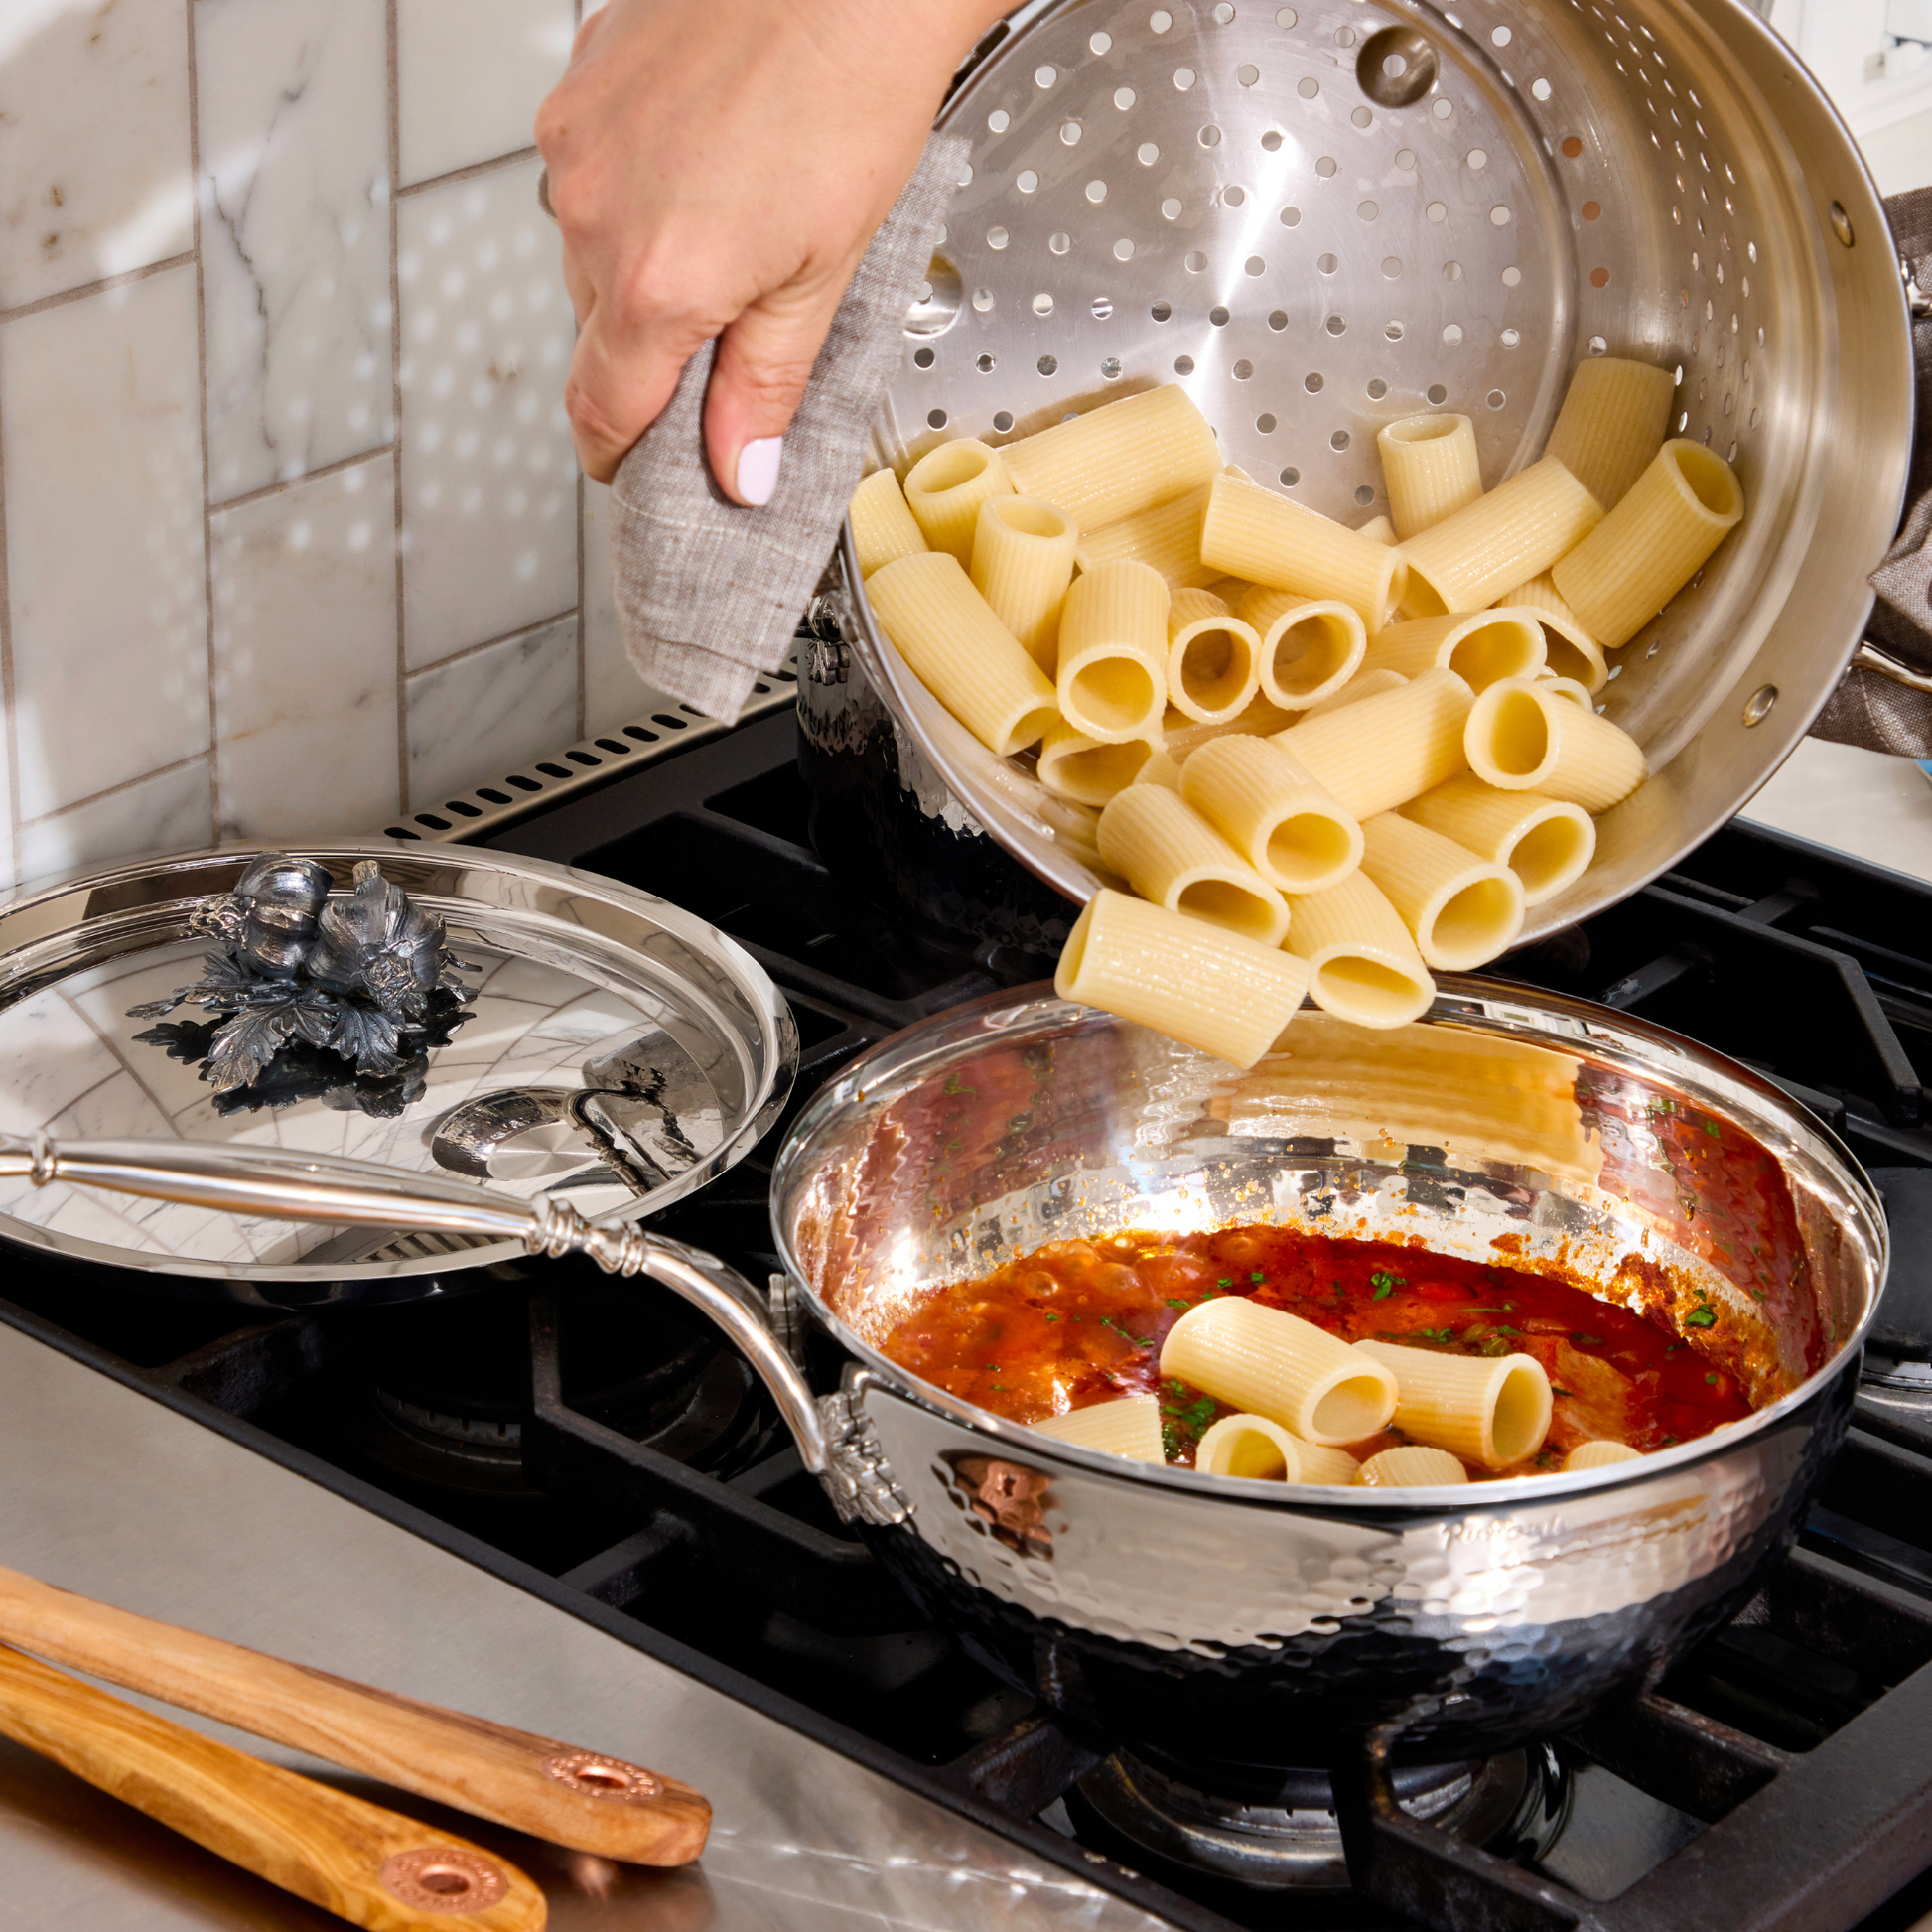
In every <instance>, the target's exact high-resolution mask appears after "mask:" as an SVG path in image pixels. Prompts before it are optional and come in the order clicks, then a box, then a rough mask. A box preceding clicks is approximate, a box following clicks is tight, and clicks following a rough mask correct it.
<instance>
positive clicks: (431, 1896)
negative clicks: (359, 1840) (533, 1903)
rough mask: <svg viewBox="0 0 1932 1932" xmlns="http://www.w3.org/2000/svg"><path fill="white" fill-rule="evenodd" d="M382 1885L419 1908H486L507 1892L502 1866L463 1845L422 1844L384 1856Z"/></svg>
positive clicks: (441, 1910)
mask: <svg viewBox="0 0 1932 1932" xmlns="http://www.w3.org/2000/svg"><path fill="white" fill-rule="evenodd" d="M378 1875H379V1876H380V1878H381V1880H382V1885H383V1889H384V1890H386V1891H387V1892H388V1893H389V1894H390V1895H391V1896H392V1897H395V1898H398V1899H400V1900H401V1901H402V1903H403V1904H405V1905H413V1906H414V1907H415V1908H416V1910H417V1911H419V1912H483V1911H487V1910H488V1909H489V1907H490V1906H492V1905H494V1904H496V1903H497V1901H498V1900H500V1899H502V1898H503V1897H505V1896H506V1895H507V1894H508V1891H509V1888H510V1884H509V1880H508V1879H507V1878H506V1877H504V1876H503V1868H502V1866H501V1865H499V1864H497V1863H495V1862H494V1861H493V1860H491V1859H486V1858H484V1857H483V1854H482V1853H481V1852H473V1851H471V1850H470V1849H469V1848H468V1847H467V1846H463V1845H423V1846H418V1847H417V1848H416V1849H415V1850H414V1851H412V1852H398V1853H397V1854H396V1855H395V1856H394V1857H393V1858H390V1859H384V1860H383V1862H382V1870H381V1872H380V1873H379V1874H378Z"/></svg>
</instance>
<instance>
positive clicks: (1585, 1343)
mask: <svg viewBox="0 0 1932 1932" xmlns="http://www.w3.org/2000/svg"><path fill="white" fill-rule="evenodd" d="M1570 1339H1571V1340H1572V1341H1574V1342H1575V1343H1576V1344H1577V1346H1578V1347H1579V1348H1601V1347H1602V1345H1603V1337H1602V1336H1601V1335H1587V1334H1585V1333H1584V1332H1583V1331H1582V1329H1573V1330H1572V1331H1571V1336H1570Z"/></svg>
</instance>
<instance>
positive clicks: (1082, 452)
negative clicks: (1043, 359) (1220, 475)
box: [1003, 383, 1221, 530]
mask: <svg viewBox="0 0 1932 1932" xmlns="http://www.w3.org/2000/svg"><path fill="white" fill-rule="evenodd" d="M1003 454H1004V456H1005V458H1006V466H1007V474H1008V475H1009V476H1010V477H1011V478H1012V479H1013V483H1014V487H1015V488H1017V489H1018V490H1019V491H1020V493H1021V494H1022V495H1023V496H1038V497H1041V498H1042V499H1043V500H1045V501H1046V502H1049V503H1057V504H1058V505H1059V507H1060V508H1061V509H1063V510H1064V511H1065V512H1066V513H1067V515H1068V516H1070V517H1072V519H1073V520H1074V522H1076V523H1077V524H1079V525H1080V527H1081V528H1082V529H1083V530H1100V529H1105V528H1106V526H1107V525H1108V524H1110V523H1118V522H1120V521H1121V519H1122V518H1124V517H1129V516H1138V515H1140V513H1141V512H1142V511H1143V510H1150V509H1153V508H1154V507H1155V505H1156V504H1158V503H1170V502H1172V501H1173V499H1174V498H1175V497H1176V496H1184V495H1185V494H1186V493H1187V492H1188V491H1189V490H1190V489H1198V488H1199V487H1200V485H1201V484H1202V483H1206V482H1207V480H1208V479H1209V478H1210V477H1212V476H1213V475H1214V474H1215V473H1216V472H1217V471H1218V470H1219V469H1220V467H1221V450H1220V445H1219V444H1217V443H1216V442H1215V441H1214V432H1213V430H1211V429H1210V428H1209V427H1208V424H1207V419H1206V417H1204V416H1203V415H1202V414H1201V413H1200V411H1199V410H1198V409H1196V408H1195V407H1194V402H1193V398H1192V397H1191V396H1189V395H1188V393H1187V392H1186V390H1185V389H1182V388H1180V387H1179V386H1178V385H1176V384H1174V383H1169V384H1167V385H1165V386H1164V387H1162V388H1159V389H1148V390H1146V391H1144V392H1143V393H1142V394H1140V395H1138V396H1123V397H1122V398H1121V400H1120V401H1119V402H1110V403H1105V404H1103V405H1102V406H1101V407H1100V408H1098V409H1090V410H1088V411H1087V412H1086V414H1085V415H1083V416H1076V417H1075V418H1074V419H1073V421H1072V422H1070V423H1056V424H1055V425H1054V426H1053V427H1052V428H1051V429H1043V430H1041V431H1040V432H1039V434H1038V435H1037V436H1028V437H1023V438H1022V439H1021V440H1020V441H1019V442H1018V443H1009V444H1007V445H1006V448H1005V450H1004V452H1003Z"/></svg>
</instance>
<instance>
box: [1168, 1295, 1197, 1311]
mask: <svg viewBox="0 0 1932 1932" xmlns="http://www.w3.org/2000/svg"><path fill="white" fill-rule="evenodd" d="M1167 1305H1168V1307H1169V1308H1171V1309H1191V1308H1192V1307H1193V1306H1194V1305H1193V1303H1191V1302H1189V1301H1187V1300H1186V1299H1185V1298H1184V1297H1181V1296H1178V1295H1170V1296H1169V1297H1168V1304H1167Z"/></svg>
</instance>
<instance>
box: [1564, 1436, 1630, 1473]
mask: <svg viewBox="0 0 1932 1932" xmlns="http://www.w3.org/2000/svg"><path fill="white" fill-rule="evenodd" d="M1636 1460H1637V1451H1636V1450H1635V1449H1632V1448H1631V1447H1630V1445H1629V1444H1628V1443H1579V1444H1578V1445H1577V1447H1576V1448H1575V1449H1572V1450H1571V1451H1570V1453H1569V1454H1568V1455H1566V1456H1565V1457H1564V1458H1563V1466H1564V1470H1565V1472H1566V1473H1568V1472H1569V1471H1570V1470H1572V1469H1607V1468H1611V1467H1613V1466H1614V1465H1615V1464H1616V1463H1618V1462H1634V1461H1636Z"/></svg>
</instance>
